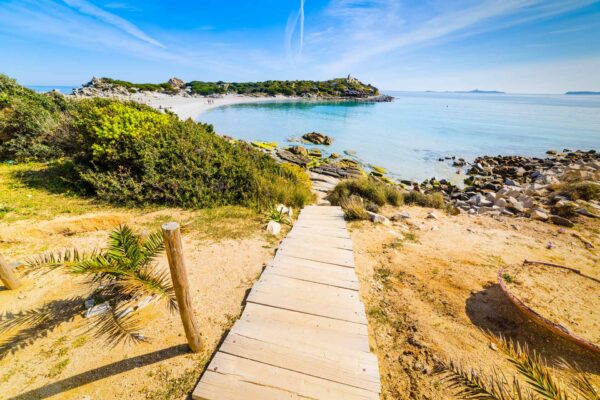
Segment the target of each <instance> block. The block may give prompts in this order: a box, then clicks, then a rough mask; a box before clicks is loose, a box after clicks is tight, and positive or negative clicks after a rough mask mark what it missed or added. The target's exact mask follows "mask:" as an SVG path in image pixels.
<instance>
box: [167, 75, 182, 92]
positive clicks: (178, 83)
mask: <svg viewBox="0 0 600 400" xmlns="http://www.w3.org/2000/svg"><path fill="white" fill-rule="evenodd" d="M167 83H168V84H169V85H171V86H173V87H174V88H177V89H184V88H185V82H184V81H183V80H181V79H179V78H175V77H173V78H171V79H169V82H167Z"/></svg>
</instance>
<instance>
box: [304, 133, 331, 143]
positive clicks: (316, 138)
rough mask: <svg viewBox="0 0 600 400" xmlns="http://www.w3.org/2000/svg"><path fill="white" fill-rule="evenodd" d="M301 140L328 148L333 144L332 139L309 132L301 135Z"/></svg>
mask: <svg viewBox="0 0 600 400" xmlns="http://www.w3.org/2000/svg"><path fill="white" fill-rule="evenodd" d="M302 139H304V140H306V141H308V142H311V143H314V144H323V145H326V146H329V145H330V144H332V143H333V138H332V137H330V136H327V135H324V134H322V133H319V132H309V133H305V134H304V135H302Z"/></svg>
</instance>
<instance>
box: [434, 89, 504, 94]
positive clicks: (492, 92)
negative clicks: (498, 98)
mask: <svg viewBox="0 0 600 400" xmlns="http://www.w3.org/2000/svg"><path fill="white" fill-rule="evenodd" d="M426 93H461V94H506V92H500V91H498V90H479V89H475V90H446V91H443V92H438V91H435V90H427V91H426Z"/></svg>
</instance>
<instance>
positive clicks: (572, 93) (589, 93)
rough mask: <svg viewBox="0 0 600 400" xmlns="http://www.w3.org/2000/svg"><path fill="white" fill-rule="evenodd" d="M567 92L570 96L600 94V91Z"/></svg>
mask: <svg viewBox="0 0 600 400" xmlns="http://www.w3.org/2000/svg"><path fill="white" fill-rule="evenodd" d="M565 94H566V95H570V96H573V95H576V96H598V95H600V92H586V91H583V92H566V93H565Z"/></svg>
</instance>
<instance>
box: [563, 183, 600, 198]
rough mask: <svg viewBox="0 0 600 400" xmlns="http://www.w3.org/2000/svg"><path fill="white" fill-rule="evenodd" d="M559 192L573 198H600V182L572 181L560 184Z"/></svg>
mask: <svg viewBox="0 0 600 400" xmlns="http://www.w3.org/2000/svg"><path fill="white" fill-rule="evenodd" d="M557 191H558V192H559V193H561V194H563V195H565V196H567V197H568V198H570V199H572V200H585V201H590V200H600V184H599V183H597V182H592V181H579V182H570V183H565V184H563V185H559V187H558V190H557Z"/></svg>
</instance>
